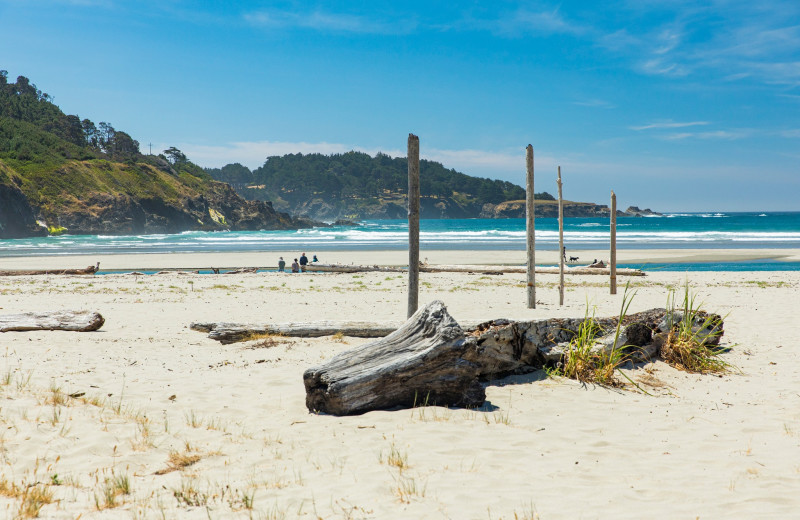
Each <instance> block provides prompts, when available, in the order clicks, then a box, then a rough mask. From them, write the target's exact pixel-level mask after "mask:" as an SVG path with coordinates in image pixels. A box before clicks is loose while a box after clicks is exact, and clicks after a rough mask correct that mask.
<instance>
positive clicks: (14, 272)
mask: <svg viewBox="0 0 800 520" xmlns="http://www.w3.org/2000/svg"><path fill="white" fill-rule="evenodd" d="M99 270H100V262H97V265H90V266H89V267H87V268H85V269H37V270H27V271H23V270H19V269H12V270H9V271H0V276H31V275H41V274H80V275H83V274H94V273H96V272H97V271H99Z"/></svg>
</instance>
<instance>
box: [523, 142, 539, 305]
mask: <svg viewBox="0 0 800 520" xmlns="http://www.w3.org/2000/svg"><path fill="white" fill-rule="evenodd" d="M525 163H526V166H527V173H528V176H527V183H526V185H525V216H526V217H527V226H526V228H527V231H528V308H529V309H535V308H536V211H535V210H536V204H535V203H534V200H533V194H534V191H533V146H531V145H528V147H527V148H526V149H525Z"/></svg>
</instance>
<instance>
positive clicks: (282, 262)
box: [278, 257, 286, 273]
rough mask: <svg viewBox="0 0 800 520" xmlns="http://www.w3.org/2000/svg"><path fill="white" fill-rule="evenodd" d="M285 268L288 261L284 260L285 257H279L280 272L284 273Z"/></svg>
mask: <svg viewBox="0 0 800 520" xmlns="http://www.w3.org/2000/svg"><path fill="white" fill-rule="evenodd" d="M285 268H286V262H285V261H284V260H283V257H280V258H278V272H279V273H282V272H283V270H284V269H285Z"/></svg>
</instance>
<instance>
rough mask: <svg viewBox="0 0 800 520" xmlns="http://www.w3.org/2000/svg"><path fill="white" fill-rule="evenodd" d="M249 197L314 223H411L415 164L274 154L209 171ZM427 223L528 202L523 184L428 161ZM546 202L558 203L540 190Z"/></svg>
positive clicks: (424, 172)
mask: <svg viewBox="0 0 800 520" xmlns="http://www.w3.org/2000/svg"><path fill="white" fill-rule="evenodd" d="M206 171H207V172H208V173H209V174H210V175H211V176H213V177H214V178H215V179H217V180H221V181H224V182H228V183H230V184H231V185H232V186H234V188H235V189H236V191H237V192H238V193H239V194H240V195H242V196H243V197H245V198H248V199H256V200H270V201H272V203H273V204H274V205H275V207H276V208H278V209H281V210H285V211H289V212H290V213H292V214H295V215H303V216H307V217H310V218H314V219H322V220H335V219H342V218H344V219H356V220H357V219H369V218H405V217H406V213H407V210H406V192H407V191H408V163H407V161H406V158H404V157H390V156H389V155H386V154H383V153H378V154H376V155H375V156H374V157H372V156H370V155H368V154H366V153H362V152H347V153H343V154H333V155H323V154H305V155H304V154H289V155H284V156H274V157H268V158H267V160H266V161H265V162H264V164H263V165H262V166H261V167H259V168H256V169H255V170H252V171H251V170H250V169H249V168H247V167H246V166H243V165H241V164H238V163H235V164H229V165H227V166H225V167H223V168H207V169H206ZM420 193H421V198H422V200H421V204H420V205H421V209H420V211H421V215H422V218H472V217H478V216H479V215H480V213H481V211H482V210H483V208H484V206H485V205H486V204H495V205H496V204H500V203H502V202H505V201H509V200H519V199H524V198H525V190H524V189H523V188H521V187H520V186H517V185H516V184H513V183H510V182H507V181H500V180H493V179H483V178H479V177H472V176H470V175H466V174H464V173H461V172H457V171H456V170H454V169H447V168H445V167H444V166H443V165H442V164H441V163H438V162H434V161H427V160H421V161H420ZM535 198H536V199H537V200H542V201H547V200H549V201H553V200H555V199H554V198H553V196H552V195H550V194H549V193H546V192H543V193H537V194H536V196H535Z"/></svg>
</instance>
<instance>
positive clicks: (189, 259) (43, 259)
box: [0, 248, 800, 271]
mask: <svg viewBox="0 0 800 520" xmlns="http://www.w3.org/2000/svg"><path fill="white" fill-rule="evenodd" d="M306 252H307V253H308V256H309V257H310V256H311V255H313V254H315V253H314V251H313V250H311V249H307V250H306ZM316 254H317V256H318V257H319V258H320V262H322V263H339V264H357V265H382V266H393V267H394V266H405V265H408V253H407V251H405V250H374V251H359V250H350V251H322V252H318V253H316ZM525 255H526V253H525V250H524V249H522V250H513V251H506V250H424V249H423V250H421V251H420V259H421V260H422V261H423V262H427V263H429V264H432V265H437V264H452V265H458V264H481V265H524V264H525V261H526V256H525ZM281 256H282V257H283V258H284V260H286V262H287V265H288V264H291V261H292V259H293V258H299V256H300V252H293V251H264V252H249V251H248V252H231V251H228V252H204V253H124V254H97V255H89V254H77V255H48V256H26V257H0V270H17V269H64V268H83V267H86V266H89V265H95V264H96V263H97V262H100V267H101V270H106V271H107V270H112V271H116V270H137V269H187V270H189V269H191V270H194V269H208V268H210V267H212V266H213V267H215V268H220V269H233V268H238V267H259V268H271V267H274V266H277V263H278V257H281ZM567 256H568V257H569V256H577V257H578V258H579V259H580V260H579V261H578V262H576V263H573V264H569V265H585V264H588V263H591V261H592V260H593V259H595V258H596V259H598V260H600V259H602V260H604V261H605V262H608V257H609V251H608V250H607V249H587V250H578V249H575V250H570V249H568V250H567ZM759 260H762V261H775V262H800V249H782V248H771V249H618V250H617V264H618V265H622V264H625V265H631V264H646V263H654V264H680V263H701V262H747V261H759ZM536 264H537V265H552V264H558V252H557V251H548V250H542V251H539V250H537V251H536Z"/></svg>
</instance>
